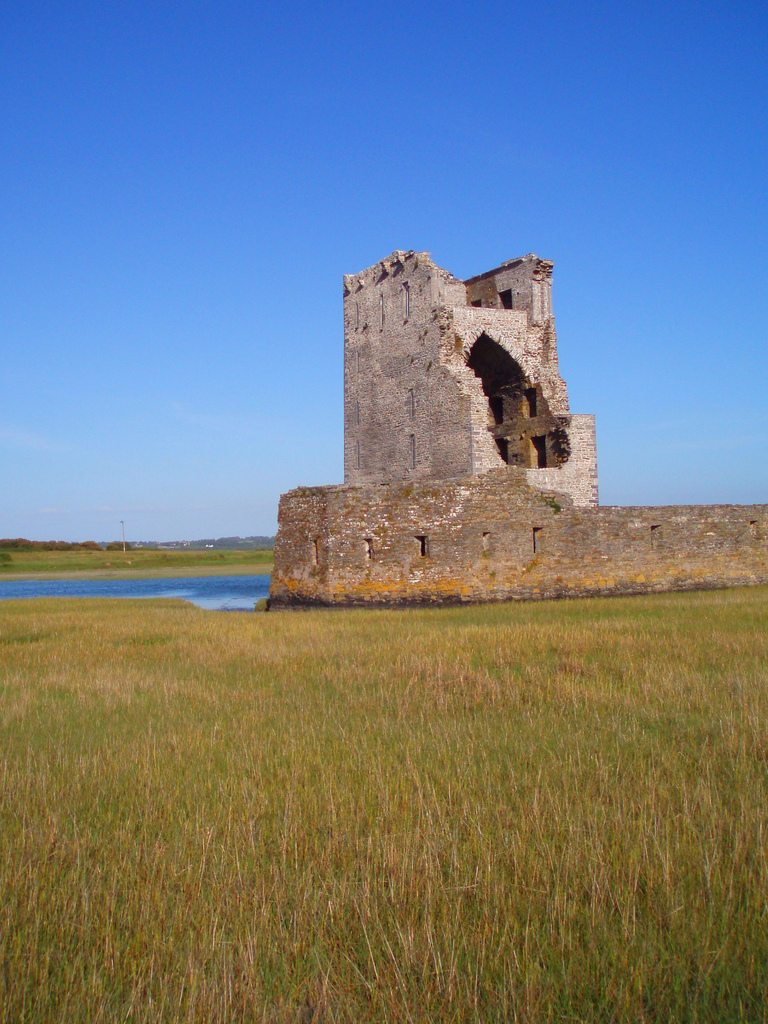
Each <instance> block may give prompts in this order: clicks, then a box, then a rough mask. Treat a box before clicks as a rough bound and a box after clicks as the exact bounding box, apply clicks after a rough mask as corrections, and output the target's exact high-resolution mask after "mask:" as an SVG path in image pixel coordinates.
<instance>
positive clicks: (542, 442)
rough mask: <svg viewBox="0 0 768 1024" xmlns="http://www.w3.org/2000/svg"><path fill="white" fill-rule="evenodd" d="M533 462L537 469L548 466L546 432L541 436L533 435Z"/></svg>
mask: <svg viewBox="0 0 768 1024" xmlns="http://www.w3.org/2000/svg"><path fill="white" fill-rule="evenodd" d="M531 444H532V445H533V464H534V466H535V467H536V468H537V469H546V468H547V438H546V435H545V434H542V435H541V436H539V437H532V438H531Z"/></svg>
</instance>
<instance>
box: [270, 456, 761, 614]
mask: <svg viewBox="0 0 768 1024" xmlns="http://www.w3.org/2000/svg"><path fill="white" fill-rule="evenodd" d="M754 584H768V506H765V505H753V506H739V505H706V506H668V507H661V508H653V507H634V508H632V507H628V508H617V507H602V508H578V507H575V506H574V505H572V504H571V503H570V501H569V500H568V499H567V498H566V497H563V496H562V495H557V494H553V493H550V494H544V493H541V492H538V491H536V490H535V489H534V488H532V487H530V486H529V485H528V483H527V482H526V480H525V473H524V471H519V470H514V469H501V470H494V471H491V472H488V473H486V474H484V475H483V476H479V477H468V478H464V479H460V480H454V481H440V482H437V481H419V482H414V483H412V484H403V483H397V484H386V485H380V486H372V487H343V486H342V487H325V488H299V489H298V490H295V491H291V492H289V493H288V494H285V495H283V497H282V498H281V501H280V511H279V530H278V536H277V541H276V545H275V565H274V570H273V574H272V584H271V589H270V597H271V600H272V604H273V606H274V607H292V606H294V607H296V606H302V605H328V606H334V605H340V606H341V605H382V606H397V605H408V604H419V603H437V604H440V603H461V602H477V601H502V600H528V599H537V598H558V597H585V596H595V595H600V594H602V595H611V594H641V593H650V592H660V591H683V590H696V589H716V588H721V587H731V586H748V585H754Z"/></svg>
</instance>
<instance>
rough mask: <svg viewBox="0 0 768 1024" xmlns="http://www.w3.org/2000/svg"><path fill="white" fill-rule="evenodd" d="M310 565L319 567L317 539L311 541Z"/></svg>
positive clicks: (318, 539) (318, 543)
mask: <svg viewBox="0 0 768 1024" xmlns="http://www.w3.org/2000/svg"><path fill="white" fill-rule="evenodd" d="M312 564H313V565H319V564H320V538H319V537H315V539H314V540H313V541H312Z"/></svg>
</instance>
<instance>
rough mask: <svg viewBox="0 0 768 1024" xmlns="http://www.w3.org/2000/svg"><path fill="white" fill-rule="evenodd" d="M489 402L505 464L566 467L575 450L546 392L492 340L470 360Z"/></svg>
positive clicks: (480, 342) (482, 341) (484, 340)
mask: <svg viewBox="0 0 768 1024" xmlns="http://www.w3.org/2000/svg"><path fill="white" fill-rule="evenodd" d="M467 366H468V367H469V368H470V369H471V370H472V371H473V372H474V374H475V376H476V377H477V378H478V379H479V380H480V383H481V385H482V388H483V394H484V395H485V396H486V398H487V399H488V412H489V418H488V429H489V431H490V432H491V434H492V435H493V439H494V441H495V442H496V447H497V449H498V452H499V456H500V458H501V460H502V462H506V463H508V464H509V465H514V466H524V467H529V468H534V469H546V468H547V467H551V466H558V465H562V464H563V463H564V462H566V461H567V460H568V456H569V455H570V446H569V444H568V435H567V432H566V430H565V427H564V425H563V424H562V423H560V422H559V421H558V420H557V419H556V418H555V417H554V416H553V415H552V413H551V412H550V410H549V406H548V405H547V402H546V400H545V398H544V396H543V395H542V393H541V388H540V387H537V385H536V384H535V383H534V382H532V381H530V380H529V379H528V378H527V377H526V375H525V373H524V372H523V369H522V367H521V366H520V364H519V363H518V362H517V361H516V360H515V359H513V358H512V356H511V355H510V354H509V352H507V350H506V349H504V348H502V346H501V345H499V343H498V342H496V341H494V340H493V338H490V337H489V336H488V335H487V334H481V335H480V337H479V338H478V339H477V341H476V342H475V343H474V345H473V346H472V348H471V350H470V352H469V356H468V357H467Z"/></svg>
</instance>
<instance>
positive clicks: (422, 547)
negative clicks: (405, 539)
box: [416, 533, 429, 558]
mask: <svg viewBox="0 0 768 1024" xmlns="http://www.w3.org/2000/svg"><path fill="white" fill-rule="evenodd" d="M416 544H417V545H418V548H417V550H418V552H419V555H420V557H421V558H426V557H427V556H428V555H429V537H427V536H426V535H425V534H423V533H422V534H418V535H417V537H416Z"/></svg>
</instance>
